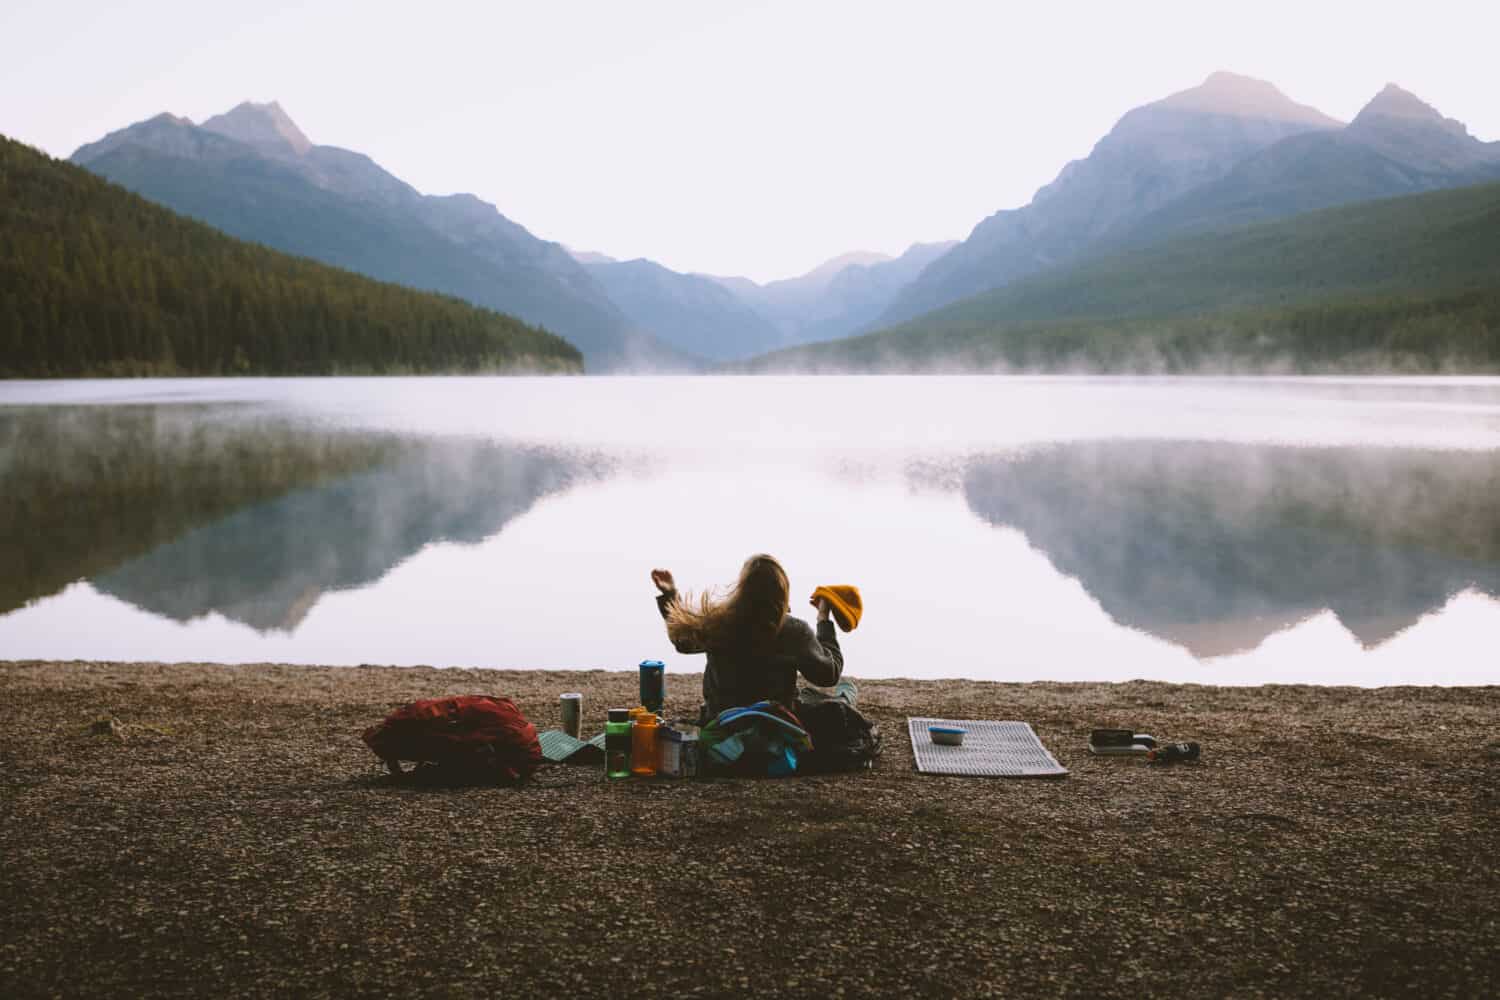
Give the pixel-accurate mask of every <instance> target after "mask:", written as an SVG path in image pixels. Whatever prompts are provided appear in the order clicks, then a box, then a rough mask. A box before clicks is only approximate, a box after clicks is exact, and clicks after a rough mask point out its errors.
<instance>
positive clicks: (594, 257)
mask: <svg viewBox="0 0 1500 1000" xmlns="http://www.w3.org/2000/svg"><path fill="white" fill-rule="evenodd" d="M73 159H74V161H75V162H77V163H80V164H83V165H85V166H87V167H88V168H89V169H91V170H94V171H95V172H97V173H100V174H103V175H104V176H105V177H108V178H110V179H112V180H115V181H117V182H119V183H121V184H123V185H125V186H126V187H129V188H131V189H132V190H135V191H137V192H139V193H141V194H143V195H145V196H146V197H148V198H151V199H153V200H156V201H159V202H162V203H163V204H166V205H168V206H169V207H171V208H174V209H176V210H178V211H180V212H183V213H185V214H188V215H192V216H195V217H197V218H199V219H202V220H204V221H207V222H209V223H210V224H212V225H215V226H217V227H219V228H221V229H225V230H227V231H228V232H230V233H231V234H233V235H237V236H241V237H243V238H247V239H252V240H256V241H258V242H262V243H265V244H267V245H269V246H272V247H274V248H277V249H280V250H284V251H288V252H292V253H297V254H302V255H305V256H309V257H314V258H316V259H319V260H322V261H326V262H329V263H333V264H337V265H339V266H342V267H345V268H348V269H350V270H354V271H359V272H361V273H364V274H368V275H371V276H374V277H377V278H381V279H384V280H390V281H395V282H399V283H402V284H408V285H413V286H416V287H419V288H424V289H435V290H439V291H443V292H447V293H449V294H452V295H456V296H459V297H461V298H465V299H468V300H469V301H471V302H475V303H477V304H480V305H484V306H487V307H490V308H493V309H498V310H502V311H506V312H510V313H512V314H514V315H516V316H518V317H520V318H522V319H524V320H526V321H528V322H531V323H535V324H538V325H541V326H544V327H545V328H547V329H549V330H552V331H554V332H557V333H559V334H561V335H563V336H564V337H566V338H567V339H568V340H570V341H571V342H573V343H574V344H575V345H577V346H578V347H579V348H581V349H582V351H583V353H584V356H585V359H586V363H587V365H588V368H589V370H591V371H608V370H621V369H642V368H645V369H654V370H661V369H668V370H671V369H677V370H681V369H690V368H694V367H699V366H701V365H703V364H713V363H725V362H735V361H738V360H742V359H745V358H748V357H751V356H753V355H759V354H763V353H766V352H773V351H778V350H783V349H786V348H789V347H797V346H798V345H806V344H812V343H816V342H822V341H832V340H838V339H840V338H848V337H851V336H859V335H866V334H872V333H876V332H879V331H882V330H886V329H888V328H891V327H893V326H896V325H898V324H901V325H902V329H913V328H921V327H923V326H924V324H927V323H928V322H929V317H936V316H939V315H942V316H948V315H949V313H947V312H943V313H941V314H939V313H936V312H935V310H944V309H945V307H953V308H960V309H969V310H970V314H973V315H977V313H975V312H974V311H975V310H978V311H979V313H983V315H984V317H985V322H989V323H990V324H991V325H993V324H995V323H1002V322H1005V321H1007V320H1008V318H1009V314H1008V313H1006V312H1005V309H1006V306H1005V303H1004V301H1003V300H1000V299H989V300H985V302H986V303H987V304H985V305H982V306H981V305H976V306H973V307H972V308H971V307H970V305H969V303H970V301H971V300H972V301H973V302H975V303H978V302H980V299H977V298H975V297H976V296H985V295H993V294H994V293H996V291H997V290H998V289H1003V288H1005V287H1007V286H1009V285H1012V284H1014V283H1016V282H1021V281H1025V280H1028V279H1030V278H1032V277H1047V276H1055V275H1061V274H1063V273H1065V272H1066V271H1067V269H1069V268H1073V267H1077V266H1082V265H1086V264H1087V263H1088V262H1089V261H1092V260H1105V259H1109V258H1111V255H1120V254H1129V253H1136V252H1139V251H1140V250H1141V249H1142V248H1146V247H1150V246H1155V245H1157V244H1160V243H1162V242H1163V241H1169V240H1171V239H1174V238H1182V237H1186V236H1191V235H1194V234H1212V233H1220V232H1226V233H1227V232H1231V231H1238V230H1241V229H1244V227H1246V226H1249V225H1253V224H1259V223H1265V222H1269V221H1272V220H1276V219H1281V218H1285V217H1287V216H1292V215H1299V214H1303V213H1308V212H1312V211H1315V210H1318V209H1325V208H1330V207H1334V206H1339V205H1345V204H1349V203H1354V202H1365V201H1372V200H1376V199H1383V198H1391V197H1396V196H1400V195H1407V194H1414V193H1420V192H1424V191H1432V190H1437V189H1443V188H1453V187H1462V186H1468V185H1476V184H1481V183H1484V182H1486V181H1489V180H1493V179H1500V143H1486V142H1482V141H1480V140H1478V139H1476V138H1474V137H1473V136H1471V135H1470V134H1469V133H1468V131H1467V129H1466V128H1465V126H1464V125H1463V124H1461V123H1459V122H1457V121H1454V120H1452V119H1449V118H1445V117H1444V116H1443V115H1442V114H1441V113H1440V112H1438V111H1437V110H1436V109H1434V108H1432V107H1430V106H1428V105H1427V104H1425V103H1423V102H1422V101H1421V100H1420V99H1418V98H1417V97H1415V96H1414V95H1412V94H1410V93H1408V92H1406V91H1404V90H1402V89H1401V88H1399V87H1396V86H1394V85H1391V86H1387V87H1386V88H1385V89H1384V90H1382V91H1381V92H1380V93H1379V94H1377V95H1376V96H1375V97H1374V98H1373V99H1372V100H1371V101H1370V102H1369V103H1368V104H1367V105H1366V106H1365V108H1364V109H1363V110H1361V111H1360V113H1359V114H1358V115H1357V116H1356V117H1355V118H1354V120H1353V121H1351V122H1349V123H1347V124H1346V123H1343V122H1340V121H1338V120H1336V119H1334V118H1332V117H1330V116H1329V115H1326V114H1324V113H1322V112H1320V111H1318V110H1317V109H1315V108H1311V107H1308V106H1306V105H1303V104H1299V103H1297V102H1296V101H1294V100H1292V99H1291V98H1289V97H1287V96H1286V95H1285V94H1283V93H1282V92H1281V91H1279V90H1278V89H1277V88H1276V87H1275V86H1274V85H1272V84H1270V83H1267V82H1265V81H1260V80H1255V79H1251V78H1248V77H1244V76H1237V75H1235V74H1231V73H1224V72H1220V73H1214V74H1213V75H1211V76H1209V77H1208V78H1207V79H1206V80H1205V81H1204V82H1203V83H1202V84H1200V85H1198V86H1196V87H1192V88H1189V89H1187V90H1183V91H1180V92H1178V93H1175V94H1172V95H1169V96H1167V97H1165V98H1163V99H1161V100H1159V101H1156V102H1153V103H1151V104H1147V105H1144V106H1142V107H1139V108H1135V109H1133V110H1131V111H1129V112H1127V113H1126V114H1125V115H1124V116H1122V117H1121V118H1120V120H1119V121H1118V122H1117V123H1116V124H1115V126H1114V127H1113V128H1112V129H1111V130H1110V131H1109V132H1108V134H1106V135H1105V136H1104V137H1103V138H1101V139H1100V140H1099V142H1098V143H1097V144H1096V145H1095V146H1094V148H1093V150H1092V151H1091V152H1090V154H1089V155H1088V156H1087V157H1084V158H1082V159H1080V160H1076V161H1073V162H1071V163H1069V164H1067V165H1066V166H1064V167H1063V168H1062V170H1061V171H1060V172H1059V174H1058V176H1057V177H1056V179H1054V180H1053V181H1052V182H1051V183H1049V184H1047V185H1046V186H1044V187H1043V188H1041V189H1040V190H1039V191H1038V192H1037V193H1036V195H1035V197H1034V198H1033V199H1032V200H1031V201H1030V202H1029V203H1028V204H1026V205H1024V206H1022V207H1019V208H1013V209H1005V210H1002V211H998V212H996V213H995V214H993V215H991V216H990V217H988V218H986V219H984V220H982V221H981V222H979V223H978V225H976V226H975V227H974V229H973V231H972V232H971V233H970V234H969V236H968V238H967V239H965V240H963V241H961V242H949V243H930V244H916V245H914V246H912V247H911V248H910V249H908V250H907V251H906V252H905V253H903V254H902V255H901V256H899V257H894V258H892V257H889V256H886V255H881V254H874V253H866V252H854V253H849V254H843V255H840V256H839V257H836V258H834V259H832V260H830V261H828V262H826V263H825V264H824V265H821V266H819V267H818V268H815V269H814V270H812V271H810V272H809V273H807V274H804V275H801V276H798V277H794V278H789V279H785V280H781V281H772V282H768V283H764V284H762V283H757V282H754V281H751V280H750V279H748V278H744V277H734V276H717V275H707V274H695V273H684V272H679V271H674V270H672V269H670V268H667V267H665V266H663V265H661V264H659V263H657V262H654V261H651V260H647V259H644V258H637V259H633V260H618V259H615V258H612V257H607V256H604V255H602V254H597V253H589V252H582V251H580V252H570V251H568V250H567V249H565V248H564V247H562V246H561V245H560V244H557V243H552V242H548V241H546V240H544V239H540V238H538V237H536V236H534V235H532V234H531V233H530V232H529V231H527V230H526V229H525V228H524V227H522V226H520V225H518V224H517V223H515V222H513V221H511V220H510V219H508V218H506V217H505V216H504V215H502V214H501V213H500V212H499V211H498V210H497V209H496V208H495V207H494V206H493V205H490V204H488V203H486V202H484V201H481V200H480V199H478V198H476V197H474V196H473V195H466V194H458V195H450V196H446V197H437V196H432V195H423V194H421V193H419V192H418V191H416V190H415V189H414V188H412V187H411V186H410V185H408V184H406V183H405V182H403V181H401V180H400V179H398V178H396V177H394V176H393V175H391V174H390V173H388V172H386V171H385V170H383V169H382V168H381V167H379V166H378V165H377V164H375V163H374V162H373V161H372V160H371V159H370V158H368V157H366V156H364V155H362V154H360V153H356V152H352V151H349V150H344V149H339V148H336V147H330V146H320V145H317V144H314V143H313V142H312V141H311V140H309V139H308V138H307V137H306V136H305V135H304V134H303V132H302V131H301V130H300V129H299V128H298V127H297V125H296V124H295V123H294V122H293V121H292V119H291V118H290V117H289V116H287V114H286V113H285V112H284V111H283V110H282V109H281V107H280V106H279V105H277V104H276V103H274V102H273V103H270V104H252V103H245V104H241V105H239V106H238V107H236V108H234V109H232V110H231V111H229V112H227V113H225V114H222V115H218V116H215V117H212V118H209V119H207V120H205V121H203V122H202V123H201V124H194V123H193V122H191V121H188V120H187V119H183V118H177V117H174V116H171V115H165V114H164V115H158V116H157V117H155V118H152V119H149V120H147V121H145V122H141V123H138V124H136V125H133V126H130V127H129V128H126V129H122V130H120V131H118V132H114V133H111V134H110V135H108V136H106V137H104V138H103V139H101V140H100V141H98V142H95V143H90V144H88V145H86V146H83V147H82V148H80V149H79V150H78V151H77V152H76V153H75V154H74V156H73ZM955 304H957V305H955ZM985 310H988V312H986V311H985Z"/></svg>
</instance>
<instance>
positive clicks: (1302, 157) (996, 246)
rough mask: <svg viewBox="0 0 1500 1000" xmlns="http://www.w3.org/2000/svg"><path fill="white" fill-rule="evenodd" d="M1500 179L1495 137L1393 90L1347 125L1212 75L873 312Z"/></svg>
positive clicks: (1147, 111) (892, 317)
mask: <svg viewBox="0 0 1500 1000" xmlns="http://www.w3.org/2000/svg"><path fill="white" fill-rule="evenodd" d="M1493 178H1500V143H1483V142H1480V141H1479V140H1477V139H1475V138H1473V137H1472V136H1470V135H1469V134H1468V131H1467V130H1466V129H1465V128H1464V126H1463V125H1461V124H1460V123H1458V122H1456V121H1453V120H1452V119H1447V118H1444V117H1443V116H1442V115H1441V114H1440V113H1439V112H1437V111H1436V110H1435V109H1433V108H1431V107H1429V106H1428V105H1426V104H1424V103H1423V102H1422V101H1420V100H1419V99H1417V98H1416V97H1415V96H1413V95H1411V94H1409V93H1407V92H1406V91H1403V90H1401V89H1400V88H1399V87H1396V86H1394V85H1390V86H1387V87H1386V88H1385V89H1384V90H1382V91H1381V92H1380V93H1379V94H1378V95H1376V96H1375V98H1374V99H1373V100H1371V101H1370V103H1369V104H1368V105H1367V106H1366V107H1365V108H1364V109H1363V110H1362V111H1361V112H1360V113H1359V115H1358V116H1357V117H1356V118H1355V120H1354V121H1353V122H1351V123H1349V124H1348V125H1343V124H1342V123H1340V122H1338V121H1336V120H1335V119H1333V118H1330V117H1329V116H1327V115H1325V114H1323V113H1322V112H1319V111H1317V110H1315V109H1313V108H1309V107H1307V106H1305V105H1301V104H1297V103H1296V102H1294V101H1292V100H1291V99H1290V98H1288V97H1286V96H1285V95H1284V94H1282V93H1281V92H1280V91H1279V90H1277V89H1276V88H1275V87H1274V86H1272V85H1271V84H1269V83H1266V82H1264V81H1261V80H1253V79H1250V78H1248V77H1242V76H1236V75H1234V74H1230V73H1215V74H1213V75H1212V76H1210V77H1209V78H1208V79H1207V80H1205V81H1204V82H1203V83H1202V84H1201V85H1199V86H1198V87H1194V88H1192V89H1190V90H1185V91H1182V92H1180V93H1177V94H1173V95H1171V96H1170V97H1167V98H1164V99H1162V100H1160V101H1157V102H1155V103H1153V104H1148V105H1145V106H1144V107H1140V108H1136V109H1134V110H1132V111H1130V112H1128V113H1127V114H1126V115H1125V116H1124V117H1122V118H1121V119H1120V121H1119V122H1118V123H1117V124H1116V125H1115V127H1114V128H1113V129H1111V130H1110V132H1109V133H1108V134H1107V135H1106V136H1105V137H1104V138H1103V139H1101V140H1099V142H1098V144H1097V145H1096V146H1095V147H1094V149H1093V151H1092V152H1091V153H1090V154H1089V156H1088V157H1086V158H1085V159H1082V160H1075V161H1074V162H1072V163H1069V164H1068V165H1067V166H1065V167H1063V169H1062V171H1061V172H1060V173H1059V174H1058V176H1057V178H1056V179H1055V180H1054V181H1053V182H1052V183H1051V184H1048V185H1047V186H1045V187H1043V188H1042V189H1041V190H1040V191H1038V192H1037V194H1036V196H1035V197H1034V198H1033V199H1032V201H1031V202H1030V204H1028V205H1026V206H1024V207H1022V208H1018V209H1010V210H1005V211H1001V212H996V213H995V214H994V215H992V216H990V217H989V218H987V219H985V220H984V221H982V222H981V223H979V225H977V226H976V227H975V228H974V231H973V232H972V233H971V234H970V235H969V237H968V239H966V240H964V241H963V242H962V243H961V244H959V245H958V246H956V247H954V248H953V250H951V251H949V252H948V253H947V254H945V255H944V256H943V257H941V258H940V259H939V260H937V261H935V262H934V263H933V264H932V265H931V266H929V267H928V268H927V269H926V270H924V271H923V272H922V274H921V275H920V276H918V277H917V279H916V280H914V281H913V282H911V284H909V285H908V286H907V287H906V288H905V289H903V290H902V292H901V294H900V295H899V296H898V297H897V298H896V301H895V302H893V303H892V305H891V306H890V308H889V309H887V310H886V312H885V313H884V314H883V315H882V316H881V317H880V325H881V326H890V325H893V324H895V323H898V322H902V321H905V320H909V319H912V318H913V317H917V316H920V315H922V314H924V313H928V312H931V311H932V310H934V309H937V308H940V307H942V306H944V305H947V304H948V303H951V302H956V301H958V300H960V299H964V298H968V297H969V296H972V295H976V294H979V293H981V292H985V291H988V290H990V289H993V288H998V287H1000V286H1002V285H1005V284H1008V283H1010V282H1012V281H1015V280H1016V279H1018V278H1023V277H1026V276H1028V275H1031V274H1036V273H1039V272H1042V271H1045V270H1047V269H1049V268H1052V267H1056V266H1058V265H1060V264H1066V263H1069V262H1070V261H1074V260H1077V259H1079V258H1080V257H1082V256H1085V255H1087V254H1089V253H1090V252H1094V253H1098V252H1101V251H1105V250H1110V249H1117V248H1119V247H1120V246H1122V245H1140V244H1144V243H1149V242H1153V241H1155V240H1159V239H1162V238H1164V237H1167V236H1170V235H1173V234H1178V233H1182V232H1186V231H1204V230H1209V229H1222V228H1228V227H1232V226H1235V225H1244V224H1248V223H1251V222H1261V221H1266V220H1269V219H1274V218H1280V217H1283V216H1287V215H1293V214H1296V213H1299V212H1307V211H1312V210H1314V209H1319V208H1328V207H1331V206H1334V205H1340V204H1346V203H1348V202H1353V201H1364V200H1369V199H1374V198H1386V197H1394V196H1397V195H1402V194H1412V193H1416V192H1420V191H1429V190H1434V189H1437V188H1443V187H1459V186H1463V185H1466V184H1476V183H1481V182H1483V181H1484V180H1487V179H1493Z"/></svg>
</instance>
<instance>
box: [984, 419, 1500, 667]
mask: <svg viewBox="0 0 1500 1000" xmlns="http://www.w3.org/2000/svg"><path fill="white" fill-rule="evenodd" d="M963 491H964V496H965V498H966V500H967V502H968V504H969V506H970V508H971V509H973V510H974V512H975V513H977V514H978V515H979V516H980V517H982V518H984V519H985V520H986V521H989V522H991V523H993V524H996V525H1007V526H1011V527H1014V528H1016V529H1018V530H1020V531H1021V532H1022V533H1023V534H1024V535H1025V536H1026V538H1027V539H1028V541H1029V542H1030V543H1031V544H1032V545H1033V546H1034V547H1035V548H1037V549H1038V550H1040V551H1041V552H1042V553H1044V554H1045V555H1046V556H1047V557H1048V559H1049V560H1050V561H1051V562H1052V564H1053V565H1054V566H1055V567H1056V568H1057V569H1058V570H1059V571H1061V572H1062V573H1065V574H1067V575H1069V576H1072V577H1074V578H1076V579H1077V580H1078V581H1079V582H1080V583H1082V585H1083V586H1084V588H1085V589H1086V590H1087V591H1088V592H1089V593H1090V594H1091V595H1093V597H1094V598H1095V599H1096V600H1098V601H1099V603H1100V604H1101V606H1102V607H1103V608H1104V610H1105V611H1106V612H1107V613H1108V614H1109V615H1110V616H1111V617H1112V618H1113V619H1115V620H1116V621H1117V622H1119V623H1121V624H1123V625H1127V626H1130V627H1132V628H1136V629H1140V630H1142V631H1146V632H1150V633H1152V634H1154V635H1157V636H1160V637H1162V638H1164V639H1167V640H1169V641H1171V642H1174V643H1177V644H1179V645H1182V646H1184V647H1186V648H1187V649H1188V650H1190V651H1191V652H1192V653H1193V654H1194V655H1195V656H1198V657H1209V656H1217V655H1223V654H1228V653H1233V652H1239V651H1243V650H1248V649H1252V648H1254V647H1255V646H1257V645H1259V644H1260V643H1261V642H1262V641H1263V640H1264V639H1265V638H1266V637H1267V636H1269V635H1271V634H1273V633H1275V632H1278V631H1280V630H1282V629H1284V628H1286V627H1289V626H1291V625H1293V624H1295V623H1297V622H1299V621H1302V620H1303V619H1306V618H1308V617H1311V616H1313V615H1315V614H1318V613H1320V612H1322V611H1324V610H1331V611H1332V612H1333V613H1334V614H1335V615H1336V616H1337V617H1338V619H1339V620H1340V621H1341V622H1342V623H1343V625H1344V626H1345V627H1346V628H1348V629H1349V631H1350V632H1351V633H1353V634H1354V635H1355V636H1356V637H1357V638H1358V639H1359V641H1360V642H1361V643H1362V644H1363V645H1364V646H1365V647H1367V648H1368V647H1371V646H1374V645H1377V644H1379V643H1381V642H1384V641H1385V640H1387V639H1389V638H1390V637H1392V636H1393V635H1395V634H1397V633H1398V632H1400V631H1402V630H1403V629H1405V628H1408V627H1409V626H1411V625H1412V624H1414V623H1415V622H1416V621H1417V620H1418V619H1419V618H1421V617H1422V616H1423V615H1424V614H1427V613H1428V612H1431V611H1434V610H1437V609H1439V608H1441V607H1442V606H1443V605H1444V604H1446V603H1447V601H1448V600H1449V599H1451V598H1452V597H1453V596H1454V595H1455V594H1458V593H1460V592H1462V591H1464V590H1468V589H1476V590H1479V591H1482V592H1484V593H1486V594H1489V595H1497V594H1500V460H1497V458H1496V456H1495V455H1494V454H1493V453H1490V452H1484V453H1473V452H1431V451H1422V450H1415V449H1401V448H1364V449H1334V448H1316V447H1280V446H1272V445H1248V444H1233V443H1227V442H1214V443H1204V442H1193V441H1177V442H1173V441H1103V442H1086V443H1076V444H1064V445H1056V446H1052V447H1047V448H1044V449H1040V450H1036V451H1033V452H1029V453H1025V454H1022V455H1020V456H1006V457H994V458H988V459H980V460H976V461H973V462H971V463H970V464H969V465H968V467H967V469H966V471H965V474H964V476H963Z"/></svg>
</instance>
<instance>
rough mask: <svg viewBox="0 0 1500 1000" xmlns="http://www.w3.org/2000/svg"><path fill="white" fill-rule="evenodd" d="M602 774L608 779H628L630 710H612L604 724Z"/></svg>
mask: <svg viewBox="0 0 1500 1000" xmlns="http://www.w3.org/2000/svg"><path fill="white" fill-rule="evenodd" d="M604 773H605V775H606V776H607V777H610V778H628V777H630V709H628V708H612V709H610V710H609V721H608V722H606V723H605V724H604Z"/></svg>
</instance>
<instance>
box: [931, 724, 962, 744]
mask: <svg viewBox="0 0 1500 1000" xmlns="http://www.w3.org/2000/svg"><path fill="white" fill-rule="evenodd" d="M965 732H966V730H964V729H961V728H959V727H958V726H928V727H927V735H928V736H929V737H931V738H932V742H934V743H941V744H942V745H943V746H945V747H956V746H960V745H962V744H963V741H964V733H965Z"/></svg>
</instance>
